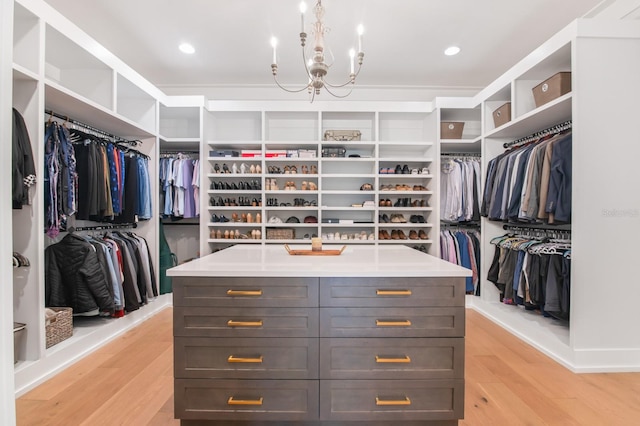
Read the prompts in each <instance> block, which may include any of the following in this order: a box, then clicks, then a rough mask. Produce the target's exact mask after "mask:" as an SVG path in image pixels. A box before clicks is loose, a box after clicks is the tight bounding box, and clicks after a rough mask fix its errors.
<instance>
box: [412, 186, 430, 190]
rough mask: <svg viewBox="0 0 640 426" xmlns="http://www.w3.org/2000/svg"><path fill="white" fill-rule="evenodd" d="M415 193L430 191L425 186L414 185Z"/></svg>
mask: <svg viewBox="0 0 640 426" xmlns="http://www.w3.org/2000/svg"><path fill="white" fill-rule="evenodd" d="M413 190H414V191H428V190H429V189H428V188H427V187H426V186H423V185H413Z"/></svg>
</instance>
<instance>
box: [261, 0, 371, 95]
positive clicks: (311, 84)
mask: <svg viewBox="0 0 640 426" xmlns="http://www.w3.org/2000/svg"><path fill="white" fill-rule="evenodd" d="M306 10H307V5H306V4H305V3H304V2H302V3H300V15H301V30H300V45H301V46H302V60H303V63H304V68H305V70H306V73H307V80H308V82H307V84H306V85H305V86H303V87H302V88H300V89H293V90H292V89H288V88H286V87H283V86H282V85H281V84H280V82H279V81H278V63H277V56H276V47H277V45H278V40H277V39H276V38H275V37H273V38H271V46H272V47H273V62H272V64H271V72H272V73H273V79H274V81H275V82H276V84H277V85H278V87H280V88H281V89H283V90H285V91H287V92H290V93H299V92H302V91H304V90H306V91H308V92H309V97H310V100H311V102H313V101H314V99H315V97H316V95H320V92H321V90H322V89H323V88H324V89H325V90H326V91H327V93H329V94H330V95H331V96H334V97H336V98H346V97H347V96H349V95H350V94H351V92H352V91H353V86H354V85H355V82H356V77H357V76H358V74H360V69H361V68H362V60H363V59H364V52H363V51H362V33H363V32H364V29H363V27H362V25H359V26H358V29H357V33H358V54H357V56H356V52H355V50H354V49H351V50H350V51H349V57H350V70H351V72H350V73H349V77H348V79H347V81H346V82H344V83H342V84H331V83H329V82H328V81H327V80H326V77H327V74H328V73H329V68H331V66H332V65H333V54H332V53H331V49H329V48H328V47H327V46H326V45H325V41H324V36H325V34H326V33H327V32H328V31H329V28H328V27H326V26H325V25H324V22H323V18H324V7H323V6H322V0H318V2H317V3H316V5H315V7H314V8H313V13H314V15H315V16H316V22H315V23H314V24H313V26H312V33H313V36H314V41H313V45H312V46H309V48H307V33H306V32H305V23H304V14H305V12H306ZM329 57H330V58H331V62H330V63H327V61H326V58H329ZM356 61H357V62H358V67H357V70H356ZM346 86H350V87H349V91H348V92H347V93H343V94H339V93H336V92H334V91H333V89H339V88H342V87H346Z"/></svg>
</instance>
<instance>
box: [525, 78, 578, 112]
mask: <svg viewBox="0 0 640 426" xmlns="http://www.w3.org/2000/svg"><path fill="white" fill-rule="evenodd" d="M532 90H533V99H534V100H535V102H536V108H537V107H540V106H542V105H544V104H546V103H547V102H551V101H552V100H554V99H556V98H559V97H560V96H562V95H564V94H567V93H569V92H570V91H571V73H570V72H559V73H556V74H554V75H552V76H551V77H549V78H548V79H546V80H545V81H543V82H542V83H540V84H538V85H537V86H536V87H534V88H533V89H532Z"/></svg>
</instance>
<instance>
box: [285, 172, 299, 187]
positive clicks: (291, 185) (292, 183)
mask: <svg viewBox="0 0 640 426" xmlns="http://www.w3.org/2000/svg"><path fill="white" fill-rule="evenodd" d="M285 173H286V172H285ZM297 189H298V188H296V183H295V182H293V181H287V183H285V184H284V190H285V191H295V190H297Z"/></svg>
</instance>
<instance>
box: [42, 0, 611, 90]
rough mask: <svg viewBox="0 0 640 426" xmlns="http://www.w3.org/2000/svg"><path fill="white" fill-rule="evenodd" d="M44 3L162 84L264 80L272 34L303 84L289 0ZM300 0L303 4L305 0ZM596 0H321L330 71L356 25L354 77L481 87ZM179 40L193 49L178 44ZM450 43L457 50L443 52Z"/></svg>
mask: <svg viewBox="0 0 640 426" xmlns="http://www.w3.org/2000/svg"><path fill="white" fill-rule="evenodd" d="M46 1H47V2H48V3H49V4H50V5H52V6H53V7H54V8H56V9H57V10H58V11H60V12H61V13H62V14H63V15H65V16H66V17H67V18H69V19H70V20H71V21H73V22H74V23H75V24H77V25H78V26H79V27H80V28H82V29H83V30H84V31H86V32H87V33H88V34H89V35H91V36H93V37H94V38H95V39H96V40H98V42H100V43H101V44H103V45H104V46H105V47H106V48H107V49H109V50H110V51H111V52H113V53H114V54H115V55H116V56H118V57H120V58H121V59H122V60H123V61H124V62H126V63H127V64H129V65H130V66H131V67H132V68H133V69H135V70H136V71H138V72H139V73H140V74H142V75H143V76H144V77H146V78H147V79H148V80H150V81H151V82H152V83H154V84H156V85H158V86H161V87H163V86H164V87H167V86H225V85H230V86H235V85H242V86H244V85H272V84H273V83H272V81H273V80H272V76H271V67H270V64H271V54H272V51H271V46H270V44H269V40H270V38H271V37H272V36H276V37H277V38H278V39H279V48H278V53H279V54H278V56H279V59H278V63H279V72H280V74H279V75H280V77H281V81H283V82H285V83H302V82H303V77H302V76H303V72H304V71H303V68H302V63H301V59H300V50H299V49H300V44H299V35H298V34H299V32H300V12H299V9H298V5H299V0H83V1H78V0H46ZM306 2H307V5H308V7H309V9H311V7H312V6H313V2H314V0H306ZM599 2H600V0H325V1H324V2H323V5H324V6H325V8H326V16H325V24H326V25H327V26H328V27H330V28H331V32H330V34H329V35H328V37H327V44H328V45H329V47H331V49H332V51H333V53H334V55H335V58H336V59H335V64H334V66H333V68H332V70H331V73H330V77H332V78H330V80H331V81H332V82H334V83H337V82H338V80H342V79H343V78H344V79H346V76H347V73H348V69H349V65H348V56H347V52H348V50H349V48H351V47H355V44H356V33H355V28H356V26H357V25H358V24H360V23H362V24H363V25H364V27H365V34H364V40H363V50H364V51H365V59H364V66H363V70H362V72H361V74H360V76H359V78H358V82H359V84H362V85H367V86H425V87H469V88H473V87H484V86H486V85H487V84H488V83H490V82H491V81H493V80H494V79H495V78H496V77H498V76H499V75H500V74H502V73H503V72H504V71H506V70H507V69H508V68H509V67H511V66H512V65H514V64H515V63H516V62H517V61H518V60H520V59H521V58H523V57H524V56H526V55H527V54H528V53H530V52H531V51H532V50H533V49H535V48H536V47H537V46H539V45H540V44H542V43H543V42H544V41H545V40H547V39H548V38H549V37H550V36H552V35H553V34H555V33H556V32H558V31H559V30H560V29H562V28H563V27H564V26H566V25H567V24H568V23H569V22H571V21H572V20H574V19H575V18H578V17H581V16H583V15H584V14H585V13H587V12H589V11H590V10H591V9H593V8H594V7H595V6H596V5H597V4H598V3H599ZM310 15H311V13H310V12H307V22H310V20H311V16H310ZM307 32H310V31H307ZM183 41H189V42H190V43H192V44H193V45H194V46H195V48H196V54H194V55H191V56H187V55H185V54H183V53H181V52H180V51H179V50H178V48H177V46H178V44H179V43H181V42H183ZM453 44H455V45H458V46H460V47H461V49H462V51H461V53H460V54H459V55H457V56H454V57H447V56H445V55H444V54H443V50H444V49H445V48H446V47H448V46H449V45H453ZM305 83H306V81H305Z"/></svg>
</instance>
